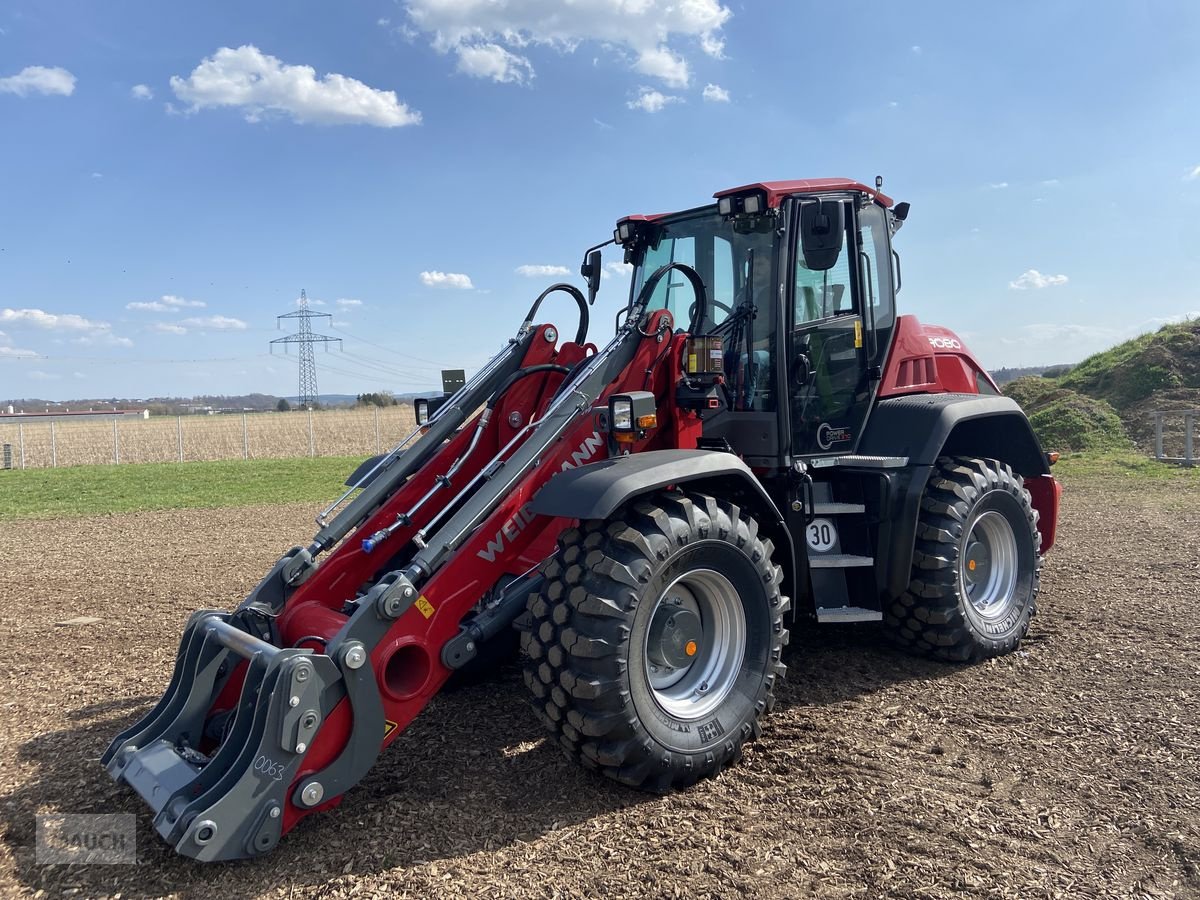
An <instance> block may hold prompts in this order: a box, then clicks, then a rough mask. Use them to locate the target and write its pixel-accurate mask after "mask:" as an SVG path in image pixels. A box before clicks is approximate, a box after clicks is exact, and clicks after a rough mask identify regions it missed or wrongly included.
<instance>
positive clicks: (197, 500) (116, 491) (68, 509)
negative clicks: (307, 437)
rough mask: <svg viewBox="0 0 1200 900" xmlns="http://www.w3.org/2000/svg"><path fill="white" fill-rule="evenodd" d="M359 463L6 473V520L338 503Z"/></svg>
mask: <svg viewBox="0 0 1200 900" xmlns="http://www.w3.org/2000/svg"><path fill="white" fill-rule="evenodd" d="M360 462H362V460H361V459H359V458H357V457H356V458H349V459H348V458H344V457H322V458H317V459H252V460H240V459H239V460H226V461H221V462H190V463H146V464H143V465H129V466H76V467H71V468H65V469H27V470H25V471H23V472H22V471H19V470H13V471H3V470H0V520H3V519H27V518H53V517H60V516H90V515H101V514H104V513H121V512H133V511H136V510H147V509H186V508H193V507H222V506H259V505H263V504H269V503H289V502H293V501H305V502H313V503H321V502H323V501H327V500H328V501H332V500H333V499H334V498H335V497H337V496H338V495H339V494H340V493H341V490H342V482H343V481H345V479H346V477H347V476H348V475H349V474H350V473H351V472H353V471H354V468H355V466H357V465H358V464H359V463H360Z"/></svg>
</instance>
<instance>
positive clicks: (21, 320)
mask: <svg viewBox="0 0 1200 900" xmlns="http://www.w3.org/2000/svg"><path fill="white" fill-rule="evenodd" d="M0 322H5V323H7V324H10V325H33V326H34V327H36V328H44V329H45V330H47V331H103V330H106V329H108V328H109V327H110V326H109V324H108V323H107V322H93V321H91V320H90V319H85V318H84V317H83V316H77V315H75V314H74V313H48V312H44V311H42V310H40V309H9V308H7V307H6V308H4V309H0Z"/></svg>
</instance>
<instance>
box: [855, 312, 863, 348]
mask: <svg viewBox="0 0 1200 900" xmlns="http://www.w3.org/2000/svg"><path fill="white" fill-rule="evenodd" d="M861 347H862V322H861V321H860V320H858V319H855V320H854V349H856V350H857V349H859V348H861Z"/></svg>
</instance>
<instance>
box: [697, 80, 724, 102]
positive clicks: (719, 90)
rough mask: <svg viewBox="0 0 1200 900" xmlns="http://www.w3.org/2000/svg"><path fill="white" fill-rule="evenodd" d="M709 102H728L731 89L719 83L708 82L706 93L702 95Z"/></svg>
mask: <svg viewBox="0 0 1200 900" xmlns="http://www.w3.org/2000/svg"><path fill="white" fill-rule="evenodd" d="M701 96H703V97H704V99H705V100H707V101H708V102H709V103H728V102H729V91H727V90H725V88H723V87H721V86H720V85H719V84H706V85H705V86H704V93H703V94H702V95H701Z"/></svg>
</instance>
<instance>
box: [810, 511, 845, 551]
mask: <svg viewBox="0 0 1200 900" xmlns="http://www.w3.org/2000/svg"><path fill="white" fill-rule="evenodd" d="M804 537H805V538H806V539H807V540H808V546H809V549H810V550H814V551H816V552H817V553H827V552H828V551H830V550H832V549H833V545H834V544H836V543H837V527H836V526H835V525H834V524H833V522H831V521H830V520H829V519H813V520H812V521H811V522H809V523H808V527H807V528H805V529H804Z"/></svg>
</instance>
